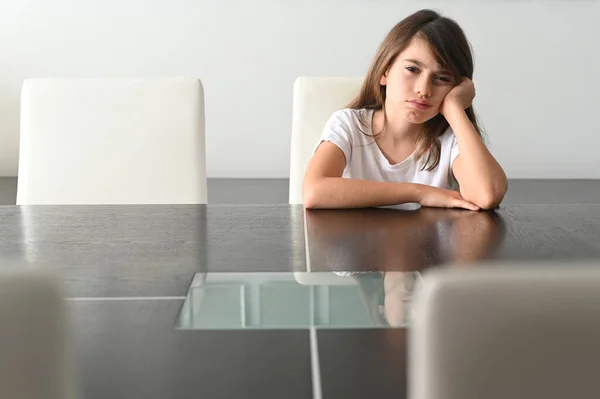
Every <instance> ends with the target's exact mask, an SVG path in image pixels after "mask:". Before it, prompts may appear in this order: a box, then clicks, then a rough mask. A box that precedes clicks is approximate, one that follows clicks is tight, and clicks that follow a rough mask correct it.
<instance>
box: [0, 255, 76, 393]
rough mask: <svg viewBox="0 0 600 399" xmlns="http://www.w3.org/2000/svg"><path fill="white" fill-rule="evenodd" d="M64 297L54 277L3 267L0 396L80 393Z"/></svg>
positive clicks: (0, 323)
mask: <svg viewBox="0 0 600 399" xmlns="http://www.w3.org/2000/svg"><path fill="white" fill-rule="evenodd" d="M21 266H23V265H21ZM63 297H64V295H63V293H62V289H61V287H60V284H59V281H58V279H57V278H56V277H55V276H53V275H49V274H47V273H45V272H40V271H37V270H34V269H25V270H11V271H7V270H6V268H4V269H3V270H2V271H0V325H1V327H0V354H1V355H0V397H2V398H20V399H38V398H47V399H73V398H76V397H78V396H79V388H78V384H77V381H76V377H75V374H76V373H75V364H74V362H75V357H74V356H73V355H74V353H73V350H74V347H73V346H72V344H71V343H70V342H71V340H70V339H69V332H68V331H69V328H68V324H69V317H68V312H67V306H66V304H65V303H64V302H63V301H64V300H63Z"/></svg>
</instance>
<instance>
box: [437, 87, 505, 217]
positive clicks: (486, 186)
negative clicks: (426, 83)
mask: <svg viewBox="0 0 600 399" xmlns="http://www.w3.org/2000/svg"><path fill="white" fill-rule="evenodd" d="M474 96H475V87H474V86H473V82H471V80H469V79H467V78H465V79H464V80H463V81H462V82H461V84H459V85H458V86H456V87H455V88H454V89H452V91H451V92H450V93H449V94H448V95H447V96H446V98H445V99H444V103H443V104H442V108H441V111H442V114H443V115H444V117H445V118H446V120H447V121H448V123H449V124H450V127H451V128H452V130H453V131H454V135H455V137H456V141H457V143H458V148H459V150H460V155H459V156H458V157H457V158H456V160H455V161H454V163H453V164H452V173H454V176H455V177H456V180H458V183H459V185H460V193H461V195H462V197H463V198H464V199H465V200H467V201H469V202H472V203H474V204H475V205H477V206H479V207H480V208H482V209H491V208H495V207H496V206H498V205H499V204H500V202H502V199H503V198H504V195H505V194H506V190H507V187H508V182H507V178H506V174H505V173H504V170H503V169H502V167H501V166H500V164H499V163H498V162H497V161H496V159H495V158H494V157H493V156H492V154H491V153H490V152H489V151H488V149H487V147H486V145H485V144H484V143H483V141H482V140H481V137H480V136H479V134H478V133H477V131H476V130H475V126H473V124H472V123H471V121H470V120H469V118H468V116H467V114H466V112H465V109H466V108H467V107H468V106H469V105H470V104H471V101H472V100H473V98H474Z"/></svg>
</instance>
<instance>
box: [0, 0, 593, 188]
mask: <svg viewBox="0 0 600 399" xmlns="http://www.w3.org/2000/svg"><path fill="white" fill-rule="evenodd" d="M151 3H156V4H151ZM424 7H433V8H437V9H439V10H441V11H442V12H444V13H445V14H447V15H449V16H451V17H454V18H455V19H457V20H458V21H459V23H460V24H461V25H462V26H463V28H464V29H465V31H466V33H467V35H468V37H469V39H470V40H471V42H472V44H473V46H474V49H475V52H476V72H475V77H474V81H475V84H476V87H477V92H478V95H477V98H476V100H475V106H476V108H477V109H478V112H479V115H480V116H481V118H482V120H483V123H484V127H485V128H486V130H487V131H488V134H489V136H490V143H491V149H492V151H493V152H494V154H496V156H497V158H498V159H499V161H500V162H501V163H502V164H503V166H504V167H505V169H506V171H507V173H508V175H509V177H512V178H524V177H542V178H552V177H557V178H558V177H562V178H571V177H573V178H600V157H598V156H596V154H597V152H598V148H600V128H599V126H600V112H598V110H597V108H598V105H599V104H600V101H599V100H600V94H599V92H600V75H599V73H600V55H598V50H597V42H598V38H600V23H599V18H600V2H598V1H589V0H588V1H584V0H580V1H573V0H569V1H567V0H564V1H558V0H539V1H526V0H523V1H512V0H505V1H501V0H497V1H496V0H487V1H481V0H478V1H468V2H467V1H450V0H445V1H437V2H434V1H409V0H405V1H399V0H304V1H293V2H292V1H288V0H256V1H245V0H229V1H226V0H169V1H168V2H167V1H159V0H157V1H155V2H153V1H152V0H150V1H148V0H105V1H100V0H96V1H92V0H54V1H47V0H2V2H0V175H4V176H11V175H12V176H14V175H16V172H17V159H18V124H19V119H18V112H19V92H20V86H21V83H22V80H23V78H26V77H31V76H131V75H144V76H169V75H171V76H173V75H177V76H179V75H183V76H197V77H200V78H201V79H202V80H203V83H204V86H205V95H206V128H207V149H208V155H207V157H208V158H207V171H208V175H209V177H287V175H288V170H289V143H290V128H291V105H292V104H291V99H292V92H291V90H292V84H293V81H294V79H295V78H296V77H297V76H300V75H361V74H364V73H365V71H366V68H367V65H368V63H369V61H370V58H371V57H372V56H373V55H374V53H375V50H376V47H377V45H378V44H379V42H380V41H381V40H382V39H383V37H384V35H385V34H386V33H387V31H388V30H389V29H390V28H391V27H392V26H393V25H394V24H395V23H396V22H398V21H399V20H400V19H402V18H403V17H405V16H406V15H408V14H409V13H411V12H413V11H415V10H417V9H418V8H424Z"/></svg>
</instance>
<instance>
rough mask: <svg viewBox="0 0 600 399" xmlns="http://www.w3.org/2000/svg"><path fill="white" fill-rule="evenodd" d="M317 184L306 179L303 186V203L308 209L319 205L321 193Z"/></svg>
mask: <svg viewBox="0 0 600 399" xmlns="http://www.w3.org/2000/svg"><path fill="white" fill-rule="evenodd" d="M316 186H317V185H316V184H315V183H314V182H312V181H305V182H304V184H303V186H302V204H303V205H304V207H305V208H306V209H316V208H318V207H319V194H318V190H317V187H316Z"/></svg>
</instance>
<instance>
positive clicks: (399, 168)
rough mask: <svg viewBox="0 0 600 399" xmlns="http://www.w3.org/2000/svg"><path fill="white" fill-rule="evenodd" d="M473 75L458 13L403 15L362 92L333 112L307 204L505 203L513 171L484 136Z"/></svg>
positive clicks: (309, 177)
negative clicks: (507, 171)
mask: <svg viewBox="0 0 600 399" xmlns="http://www.w3.org/2000/svg"><path fill="white" fill-rule="evenodd" d="M472 77H473V56H472V53H471V48H470V44H469V42H468V41H467V39H466V37H465V34H464V32H463V30H462V29H461V28H460V26H459V25H458V24H457V23H456V22H455V21H454V20H452V19H449V18H446V17H443V16H441V15H440V14H438V13H437V12H435V11H432V10H421V11H418V12H416V13H414V14H412V15H410V16H409V17H407V18H405V19H404V20H402V21H401V22H399V23H398V24H397V25H396V26H394V27H393V28H392V30H391V31H390V32H389V33H388V35H387V37H386V38H385V40H384V41H383V42H382V44H381V46H380V47H379V50H378V52H377V54H376V56H375V58H374V60H373V62H372V64H371V66H370V68H369V70H368V73H367V75H366V77H365V79H364V81H363V84H362V87H361V89H360V92H359V93H358V95H357V96H356V98H355V99H354V100H353V101H352V102H351V103H350V104H349V105H348V106H347V108H345V109H342V110H340V111H337V112H335V113H333V115H332V116H331V117H330V119H329V120H328V121H327V123H326V125H325V127H324V129H323V132H322V136H321V139H320V141H319V144H318V146H317V147H316V150H315V153H314V154H313V157H312V159H311V160H310V162H309V165H308V167H307V170H306V174H305V177H304V182H303V191H302V195H303V202H304V206H305V207H306V208H359V207H377V206H392V207H400V208H402V207H403V204H404V205H408V207H410V206H411V205H412V206H416V207H418V206H419V204H420V205H421V206H428V207H447V208H464V209H469V210H479V209H490V208H494V207H496V206H498V205H499V204H500V202H501V201H502V199H503V197H504V194H505V193H506V189H507V179H506V175H505V173H504V171H503V169H502V167H501V166H500V165H499V164H498V162H497V161H496V159H494V157H493V156H492V154H491V153H490V152H489V151H488V149H487V147H486V145H485V144H484V142H483V140H482V138H481V131H480V128H479V126H478V124H477V121H476V118H475V113H474V110H473V106H472V101H473V99H474V97H475V86H474V84H473V81H472V80H471V79H472Z"/></svg>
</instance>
